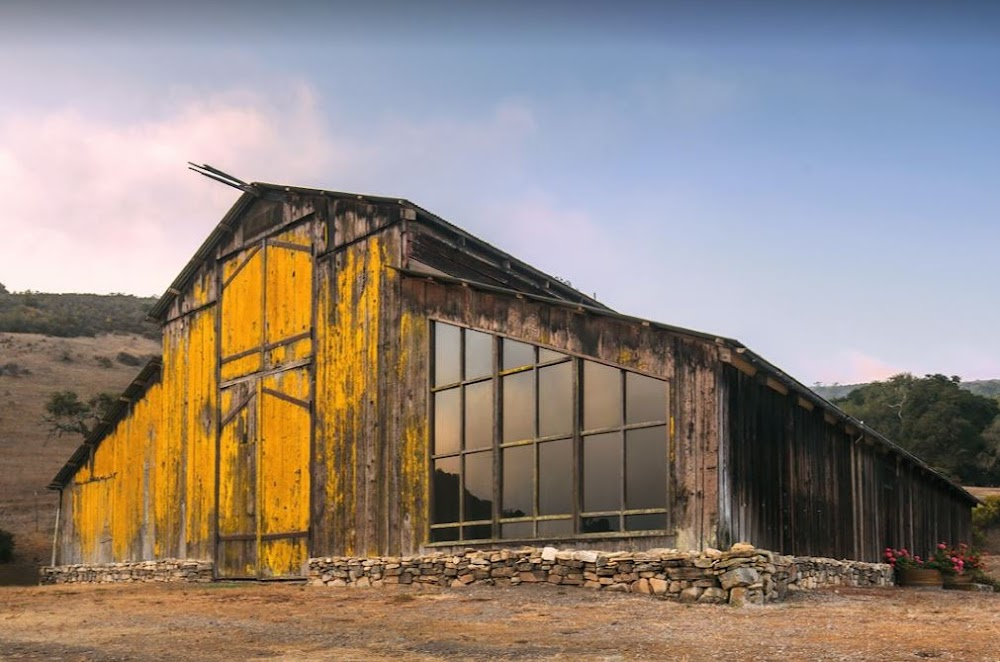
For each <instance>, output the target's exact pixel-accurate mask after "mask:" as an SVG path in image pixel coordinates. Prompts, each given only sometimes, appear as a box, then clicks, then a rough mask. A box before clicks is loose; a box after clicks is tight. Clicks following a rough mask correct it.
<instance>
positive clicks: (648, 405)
mask: <svg viewBox="0 0 1000 662" xmlns="http://www.w3.org/2000/svg"><path fill="white" fill-rule="evenodd" d="M665 420H667V383H666V382H665V381H663V380H662V379H653V378H652V377H646V376H645V375H637V374H635V373H634V372H628V373H625V422H626V423H648V422H650V421H665Z"/></svg>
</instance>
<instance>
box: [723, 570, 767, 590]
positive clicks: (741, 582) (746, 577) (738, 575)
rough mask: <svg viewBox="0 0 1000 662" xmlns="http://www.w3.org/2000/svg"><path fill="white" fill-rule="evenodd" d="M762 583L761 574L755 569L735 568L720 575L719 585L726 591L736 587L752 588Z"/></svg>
mask: <svg viewBox="0 0 1000 662" xmlns="http://www.w3.org/2000/svg"><path fill="white" fill-rule="evenodd" d="M758 582H760V573H758V572H757V571H756V570H754V569H753V568H746V567H740V568H733V569H732V570H729V571H728V572H724V573H722V574H721V575H719V583H720V584H722V588H723V589H724V590H726V591H728V590H729V589H731V588H733V587H736V586H751V585H753V584H756V583H758Z"/></svg>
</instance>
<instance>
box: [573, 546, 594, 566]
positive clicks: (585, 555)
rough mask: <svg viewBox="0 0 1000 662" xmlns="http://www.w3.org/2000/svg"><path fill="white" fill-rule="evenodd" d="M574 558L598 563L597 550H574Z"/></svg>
mask: <svg viewBox="0 0 1000 662" xmlns="http://www.w3.org/2000/svg"><path fill="white" fill-rule="evenodd" d="M573 559H574V560H576V561H583V562H584V563H597V552H591V551H588V550H585V549H581V550H577V551H575V552H573Z"/></svg>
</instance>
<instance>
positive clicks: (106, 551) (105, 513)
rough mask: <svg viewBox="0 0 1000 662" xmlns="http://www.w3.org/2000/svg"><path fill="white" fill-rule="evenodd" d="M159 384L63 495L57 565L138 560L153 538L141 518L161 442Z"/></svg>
mask: <svg viewBox="0 0 1000 662" xmlns="http://www.w3.org/2000/svg"><path fill="white" fill-rule="evenodd" d="M161 406H162V388H161V386H160V384H159V383H156V384H154V385H152V386H151V387H149V389H148V390H147V391H146V393H145V395H144V396H143V397H142V398H141V399H139V400H138V401H136V402H134V403H132V405H131V407H130V413H129V415H128V416H127V417H126V418H124V419H123V420H122V421H121V422H119V424H118V425H117V426H116V427H115V429H114V430H113V431H112V432H111V433H110V434H109V435H108V436H107V437H106V438H105V439H104V441H103V443H101V445H100V446H98V447H97V448H96V449H95V450H94V453H93V461H92V462H88V463H86V464H85V465H84V466H82V467H81V468H80V469H79V470H78V471H77V473H76V475H75V476H74V477H73V479H72V481H71V482H70V483H69V484H68V485H67V486H66V487H65V488H64V490H63V492H62V504H61V505H62V509H63V511H62V518H61V527H60V536H59V541H58V543H59V548H58V550H57V559H58V562H59V563H63V564H68V563H111V562H115V561H123V560H133V559H140V558H143V554H144V551H145V550H148V549H149V548H150V546H151V545H152V540H153V538H154V537H155V532H156V529H155V526H156V524H155V522H153V521H150V520H149V519H147V518H146V515H147V513H148V508H149V504H151V503H152V502H153V501H154V500H155V499H156V496H157V488H158V485H157V478H156V471H155V468H154V463H155V457H156V453H157V444H158V443H159V442H160V441H161V435H160V434H159V428H158V420H159V416H160V407H161Z"/></svg>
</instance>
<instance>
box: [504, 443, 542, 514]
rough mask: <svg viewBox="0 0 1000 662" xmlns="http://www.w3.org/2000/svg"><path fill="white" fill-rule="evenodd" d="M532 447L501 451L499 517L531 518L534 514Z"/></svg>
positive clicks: (517, 447)
mask: <svg viewBox="0 0 1000 662" xmlns="http://www.w3.org/2000/svg"><path fill="white" fill-rule="evenodd" d="M534 450H535V449H534V446H530V445H529V446H515V447H513V448H505V449H503V456H502V457H503V487H502V495H501V501H500V503H501V507H502V508H503V510H502V512H501V513H500V516H501V517H531V516H532V515H534V514H535V506H534V502H535V453H534Z"/></svg>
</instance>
